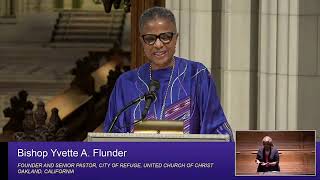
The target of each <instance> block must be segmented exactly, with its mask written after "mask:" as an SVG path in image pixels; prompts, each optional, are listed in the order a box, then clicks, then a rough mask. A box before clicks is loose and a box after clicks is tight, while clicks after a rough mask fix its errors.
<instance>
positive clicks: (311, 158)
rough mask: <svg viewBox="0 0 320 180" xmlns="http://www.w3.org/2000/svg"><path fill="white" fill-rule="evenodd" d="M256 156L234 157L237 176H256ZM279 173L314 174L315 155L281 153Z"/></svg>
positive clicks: (310, 153) (242, 154)
mask: <svg viewBox="0 0 320 180" xmlns="http://www.w3.org/2000/svg"><path fill="white" fill-rule="evenodd" d="M255 159H256V154H253V153H239V154H237V155H236V172H237V174H239V175H240V174H256V172H257V167H258V165H257V164H256V163H255ZM279 166H280V171H281V173H284V174H309V175H312V174H315V153H314V152H299V151H282V152H281V154H280V163H279Z"/></svg>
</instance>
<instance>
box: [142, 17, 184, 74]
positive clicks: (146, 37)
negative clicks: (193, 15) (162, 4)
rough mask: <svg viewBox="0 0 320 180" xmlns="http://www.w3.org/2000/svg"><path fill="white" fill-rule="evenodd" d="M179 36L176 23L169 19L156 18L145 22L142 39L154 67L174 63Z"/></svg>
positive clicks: (157, 67)
mask: <svg viewBox="0 0 320 180" xmlns="http://www.w3.org/2000/svg"><path fill="white" fill-rule="evenodd" d="M177 38H178V34H177V32H176V27H175V25H174V24H173V23H172V22H170V21H169V20H167V19H163V18H156V19H153V20H150V21H148V22H146V24H144V26H143V28H142V30H141V34H140V40H141V43H142V46H143V50H144V54H145V56H146V57H147V58H148V59H149V60H150V61H151V66H152V68H153V69H162V68H166V67H168V66H171V65H172V63H173V61H172V60H173V55H174V53H175V51H176V43H177Z"/></svg>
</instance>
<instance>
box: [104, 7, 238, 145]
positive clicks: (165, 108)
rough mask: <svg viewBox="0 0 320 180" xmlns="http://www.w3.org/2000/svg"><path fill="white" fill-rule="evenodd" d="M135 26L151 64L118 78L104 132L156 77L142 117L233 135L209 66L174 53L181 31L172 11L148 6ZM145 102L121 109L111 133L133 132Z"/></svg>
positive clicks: (198, 131) (190, 129) (189, 129)
mask: <svg viewBox="0 0 320 180" xmlns="http://www.w3.org/2000/svg"><path fill="white" fill-rule="evenodd" d="M139 30H140V38H139V41H141V43H142V45H143V49H144V55H145V56H146V57H147V58H148V60H149V62H148V63H146V64H144V65H142V66H140V67H138V68H137V69H134V70H131V71H128V72H125V73H123V74H122V75H121V76H120V77H119V78H118V79H117V82H116V85H115V87H114V89H113V91H112V93H111V96H110V100H109V108H108V112H107V114H106V117H105V123H104V130H105V131H106V132H108V129H109V128H110V126H111V124H112V121H113V119H114V117H115V116H116V114H117V113H118V112H119V111H120V110H121V109H122V108H123V107H124V106H126V105H127V104H129V103H130V102H131V101H132V100H133V99H136V98H138V97H141V96H143V95H144V94H145V93H147V92H149V91H150V83H151V82H152V81H157V82H159V84H160V85H159V89H157V91H155V95H156V98H155V99H154V101H153V102H152V103H151V105H150V108H149V109H148V112H147V114H146V117H145V118H144V119H156V120H179V121H183V123H184V133H195V134H228V135H230V138H231V139H233V138H232V131H231V128H230V126H229V124H228V122H227V119H226V117H225V114H224V112H223V109H222V107H221V104H220V100H219V97H218V96H217V91H216V86H215V82H214V80H213V78H212V76H211V75H210V73H209V71H208V69H207V68H206V67H205V66H204V65H203V64H201V63H199V62H194V61H191V60H187V59H184V58H181V57H176V56H174V53H175V50H176V43H177V40H178V37H179V33H178V32H177V28H176V22H175V17H174V15H173V13H172V12H171V11H170V10H168V9H166V8H163V7H153V8H150V9H147V10H146V11H145V12H144V13H143V14H142V15H141V17H140V22H139ZM137 40H138V39H137ZM145 106H146V101H143V100H142V101H140V102H139V103H137V104H135V105H133V106H132V107H130V108H129V109H128V110H127V111H125V112H124V113H122V114H121V115H120V116H119V119H118V120H117V122H116V123H115V126H114V127H113V128H112V131H111V132H122V133H124V132H131V131H132V129H133V124H134V121H135V120H138V119H141V118H143V112H144V109H145Z"/></svg>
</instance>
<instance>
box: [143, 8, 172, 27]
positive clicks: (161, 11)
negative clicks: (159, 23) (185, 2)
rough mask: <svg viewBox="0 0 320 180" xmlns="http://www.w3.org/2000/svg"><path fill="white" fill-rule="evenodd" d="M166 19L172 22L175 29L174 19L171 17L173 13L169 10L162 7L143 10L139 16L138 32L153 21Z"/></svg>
mask: <svg viewBox="0 0 320 180" xmlns="http://www.w3.org/2000/svg"><path fill="white" fill-rule="evenodd" d="M157 18H159V19H167V20H169V21H170V22H172V23H173V24H174V27H175V28H176V19H175V17H174V15H173V13H172V12H171V11H170V10H169V9H166V8H164V7H158V6H155V7H152V8H149V9H147V10H145V11H144V12H143V13H142V14H141V16H140V20H139V31H140V32H141V31H142V29H143V26H144V25H145V24H146V23H147V22H149V21H151V20H154V19H157Z"/></svg>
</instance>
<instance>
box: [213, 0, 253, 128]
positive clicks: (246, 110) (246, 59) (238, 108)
mask: <svg viewBox="0 0 320 180" xmlns="http://www.w3.org/2000/svg"><path fill="white" fill-rule="evenodd" d="M221 3H222V9H221V25H222V28H221V61H220V66H221V67H220V69H221V98H222V104H223V107H224V110H225V113H226V115H227V118H228V119H229V122H230V124H231V126H232V127H233V129H234V130H248V129H256V109H257V107H256V106H257V98H256V97H257V76H256V74H257V52H258V51H257V50H258V48H257V39H258V34H257V32H258V12H257V11H258V1H257V0H223V1H221ZM217 64H219V62H217Z"/></svg>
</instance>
